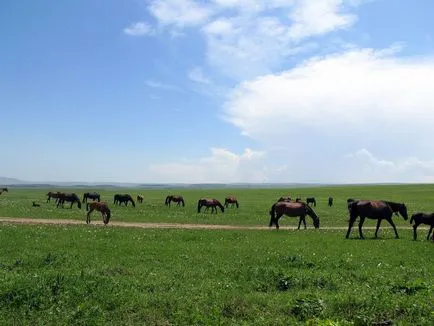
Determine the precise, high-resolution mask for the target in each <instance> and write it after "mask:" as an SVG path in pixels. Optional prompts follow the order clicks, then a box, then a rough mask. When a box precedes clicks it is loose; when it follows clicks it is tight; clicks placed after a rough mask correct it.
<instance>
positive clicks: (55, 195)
mask: <svg viewBox="0 0 434 326" xmlns="http://www.w3.org/2000/svg"><path fill="white" fill-rule="evenodd" d="M61 194H62V192H60V191H57V192H52V191H50V192H48V193H47V203H48V202H50V201H51V198H54V199H56V204H57V202H58V201H59V197H60V195H61Z"/></svg>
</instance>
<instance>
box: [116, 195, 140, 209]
mask: <svg viewBox="0 0 434 326" xmlns="http://www.w3.org/2000/svg"><path fill="white" fill-rule="evenodd" d="M128 202H131V204H133V207H136V203H135V202H134V199H133V197H131V196H130V195H128V194H123V195H121V194H116V195H115V196H114V202H113V203H114V204H115V205H119V206H121V205H122V203H124V204H125V206H128Z"/></svg>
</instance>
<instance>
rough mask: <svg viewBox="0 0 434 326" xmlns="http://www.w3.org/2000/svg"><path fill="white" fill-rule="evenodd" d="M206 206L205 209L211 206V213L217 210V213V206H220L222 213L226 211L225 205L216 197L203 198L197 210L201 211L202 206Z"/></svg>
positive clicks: (199, 201) (198, 203)
mask: <svg viewBox="0 0 434 326" xmlns="http://www.w3.org/2000/svg"><path fill="white" fill-rule="evenodd" d="M203 206H205V207H206V208H205V211H207V210H208V209H209V208H210V207H211V214H212V213H213V212H214V211H215V213H216V214H217V207H220V209H221V210H222V213H224V211H225V208H224V206H223V205H222V204H221V203H220V202H219V201H218V200H217V199H215V198H201V199H199V200H198V202H197V212H198V213H200V210H201V208H202V207H203Z"/></svg>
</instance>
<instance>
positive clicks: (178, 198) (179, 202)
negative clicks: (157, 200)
mask: <svg viewBox="0 0 434 326" xmlns="http://www.w3.org/2000/svg"><path fill="white" fill-rule="evenodd" d="M172 201H173V202H174V203H176V206H180V205H182V207H184V206H185V202H184V197H182V196H179V195H169V196H167V197H166V201H165V202H164V204H165V205H166V206H169V207H170V203H171V202H172Z"/></svg>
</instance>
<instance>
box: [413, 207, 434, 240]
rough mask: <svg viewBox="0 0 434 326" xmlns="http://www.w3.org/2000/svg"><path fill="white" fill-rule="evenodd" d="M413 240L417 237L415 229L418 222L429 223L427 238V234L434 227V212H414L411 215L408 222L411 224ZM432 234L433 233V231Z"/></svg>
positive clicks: (427, 237)
mask: <svg viewBox="0 0 434 326" xmlns="http://www.w3.org/2000/svg"><path fill="white" fill-rule="evenodd" d="M413 221H414V225H413V240H416V239H417V233H416V229H417V227H418V226H419V225H420V224H426V225H429V226H430V228H429V230H428V234H427V236H426V239H427V240H429V236H430V234H431V232H432V230H433V228H434V213H431V214H425V213H416V214H413V215H412V216H411V219H410V224H413ZM433 236H434V233H433Z"/></svg>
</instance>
